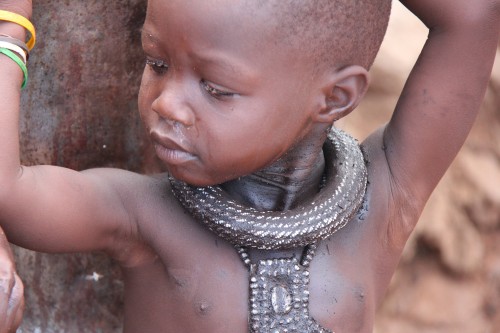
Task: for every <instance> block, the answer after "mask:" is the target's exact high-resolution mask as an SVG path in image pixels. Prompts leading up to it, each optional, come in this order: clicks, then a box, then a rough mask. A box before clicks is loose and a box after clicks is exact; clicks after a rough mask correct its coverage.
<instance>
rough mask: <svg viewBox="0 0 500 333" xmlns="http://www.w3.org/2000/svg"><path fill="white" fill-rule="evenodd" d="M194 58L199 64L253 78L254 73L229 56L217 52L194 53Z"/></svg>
mask: <svg viewBox="0 0 500 333" xmlns="http://www.w3.org/2000/svg"><path fill="white" fill-rule="evenodd" d="M194 58H195V59H196V61H197V62H198V63H200V64H201V65H205V66H207V67H212V68H216V69H218V68H220V69H221V70H223V71H226V72H229V73H233V74H235V75H239V76H243V77H245V78H249V79H254V78H255V77H256V75H255V73H254V72H253V71H252V70H251V69H250V68H249V67H248V66H247V65H245V64H244V63H241V62H239V61H237V60H235V59H232V58H231V57H228V56H224V55H217V54H201V55H195V56H194Z"/></svg>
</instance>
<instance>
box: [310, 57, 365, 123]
mask: <svg viewBox="0 0 500 333" xmlns="http://www.w3.org/2000/svg"><path fill="white" fill-rule="evenodd" d="M368 82H369V74H368V71H367V70H366V69H365V68H363V67H361V66H358V65H350V66H347V67H344V68H342V69H340V70H336V71H335V72H334V73H331V74H330V75H328V76H327V77H326V80H325V81H324V84H323V86H322V93H323V97H322V99H323V98H324V102H323V103H322V108H321V110H319V112H318V113H317V114H316V120H317V121H318V122H322V123H329V124H332V123H333V122H335V121H337V120H339V119H340V118H342V117H345V116H346V115H348V114H349V113H350V112H351V111H352V110H354V109H355V108H356V106H358V104H359V102H360V101H361V99H362V98H363V96H364V95H365V93H366V91H367V90H368Z"/></svg>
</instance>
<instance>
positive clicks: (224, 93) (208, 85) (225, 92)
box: [201, 80, 236, 99]
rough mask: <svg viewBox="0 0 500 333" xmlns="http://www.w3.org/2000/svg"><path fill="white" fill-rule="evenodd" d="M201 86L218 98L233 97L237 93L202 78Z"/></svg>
mask: <svg viewBox="0 0 500 333" xmlns="http://www.w3.org/2000/svg"><path fill="white" fill-rule="evenodd" d="M201 86H202V87H203V89H205V91H206V92H207V93H209V94H210V96H212V97H215V98H217V99H222V98H224V97H233V96H235V95H236V93H234V92H232V91H228V90H224V89H221V88H219V87H216V86H215V85H214V84H211V83H209V82H207V81H205V80H201Z"/></svg>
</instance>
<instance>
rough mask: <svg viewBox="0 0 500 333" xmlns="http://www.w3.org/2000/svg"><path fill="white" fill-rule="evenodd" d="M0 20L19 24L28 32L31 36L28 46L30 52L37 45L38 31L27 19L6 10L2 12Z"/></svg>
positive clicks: (0, 11)
mask: <svg viewBox="0 0 500 333" xmlns="http://www.w3.org/2000/svg"><path fill="white" fill-rule="evenodd" d="M0 20H2V21H9V22H13V23H17V24H19V25H20V26H22V27H23V28H25V29H26V30H28V31H29V33H30V34H31V36H30V39H29V40H28V42H27V43H26V45H27V46H28V49H29V50H30V51H31V49H33V47H34V46H35V43H36V31H35V27H34V26H33V24H32V23H31V22H30V21H29V20H28V19H27V18H26V17H24V16H22V15H19V14H16V13H13V12H9V11H6V10H0Z"/></svg>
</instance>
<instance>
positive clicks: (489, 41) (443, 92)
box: [385, 0, 500, 197]
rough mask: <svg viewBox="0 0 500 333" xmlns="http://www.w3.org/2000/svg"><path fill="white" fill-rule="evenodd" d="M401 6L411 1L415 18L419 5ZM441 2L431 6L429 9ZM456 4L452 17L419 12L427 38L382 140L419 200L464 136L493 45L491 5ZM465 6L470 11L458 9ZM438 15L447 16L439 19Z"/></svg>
mask: <svg viewBox="0 0 500 333" xmlns="http://www.w3.org/2000/svg"><path fill="white" fill-rule="evenodd" d="M406 2H415V4H411V5H413V7H411V9H412V10H413V11H414V12H417V13H419V10H420V9H421V8H420V7H419V6H421V5H422V4H423V3H425V0H420V1H406ZM444 2H446V1H441V2H433V4H432V6H439V5H440V3H444ZM490 4H493V2H490ZM448 5H449V4H448ZM452 5H453V4H452ZM461 5H462V7H459V6H458V8H457V9H456V13H452V12H450V11H449V10H448V11H447V10H446V8H444V9H442V10H441V11H439V10H437V11H435V12H437V13H435V12H433V11H430V13H421V16H420V17H421V18H422V16H423V21H424V23H426V24H427V26H428V27H429V29H430V32H429V39H428V41H427V43H426V45H425V47H424V49H423V50H422V53H421V55H420V57H419V60H418V62H417V64H416V65H415V68H414V69H413V71H412V73H411V75H410V77H409V78H408V81H407V84H406V86H405V88H404V90H403V94H402V96H401V98H400V100H399V102H398V105H397V107H396V112H395V113H394V116H393V118H392V119H391V122H390V124H389V126H388V127H387V130H386V135H385V140H386V141H387V143H388V145H389V147H388V148H389V149H388V159H389V163H390V164H393V165H394V164H401V165H402V166H403V168H405V169H406V170H405V172H406V173H408V174H409V175H410V177H412V178H414V181H415V183H416V184H422V186H424V188H423V189H420V190H417V191H420V192H421V193H424V196H425V197H426V196H427V195H428V194H430V191H432V189H433V188H434V186H435V185H436V184H437V182H438V181H439V179H440V178H441V176H442V175H443V173H444V172H445V171H446V169H447V168H448V166H449V164H450V163H451V161H452V160H453V158H454V157H455V156H456V154H457V152H458V150H459V149H460V147H461V146H462V144H463V142H464V140H465V138H466V137H467V134H468V132H469V130H470V128H471V126H472V124H473V122H474V119H475V117H476V115H477V112H478V110H479V106H480V104H481V101H482V99H483V97H484V92H485V90H486V87H487V84H488V80H489V77H490V74H491V68H492V65H493V61H494V57H495V52H496V47H497V45H498V38H499V31H500V23H499V22H500V14H499V11H498V10H496V9H495V10H494V9H493V8H494V6H492V5H491V7H490V6H483V8H481V6H475V5H476V4H475V3H472V4H470V3H465V5H464V2H461ZM474 6H475V7H474ZM467 7H470V9H471V10H464V8H467ZM473 7H474V8H473ZM443 12H444V13H445V14H443V15H449V16H446V17H442V16H440V14H442V13H443ZM391 159H392V161H391Z"/></svg>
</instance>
